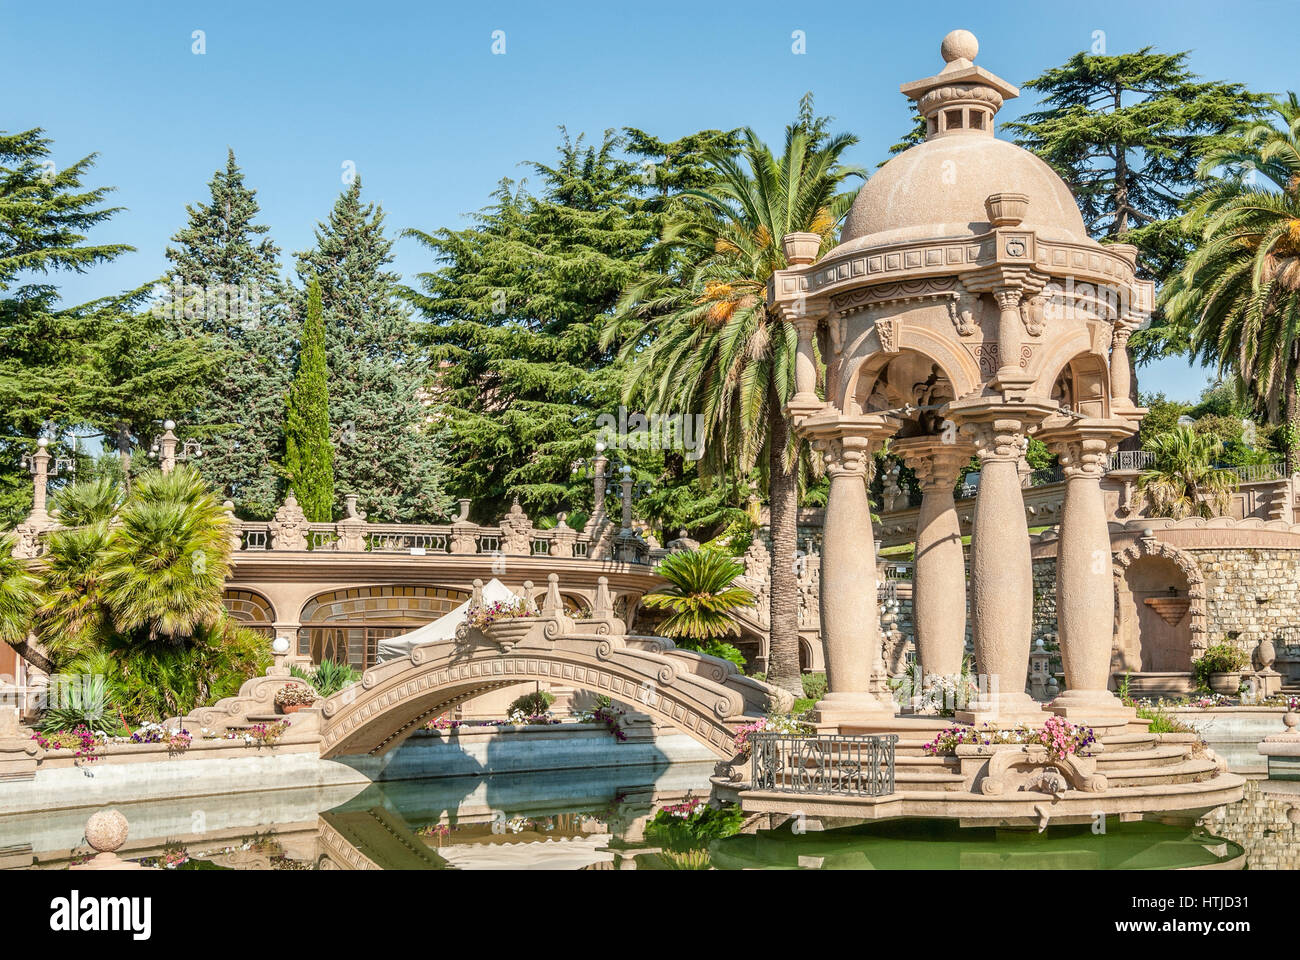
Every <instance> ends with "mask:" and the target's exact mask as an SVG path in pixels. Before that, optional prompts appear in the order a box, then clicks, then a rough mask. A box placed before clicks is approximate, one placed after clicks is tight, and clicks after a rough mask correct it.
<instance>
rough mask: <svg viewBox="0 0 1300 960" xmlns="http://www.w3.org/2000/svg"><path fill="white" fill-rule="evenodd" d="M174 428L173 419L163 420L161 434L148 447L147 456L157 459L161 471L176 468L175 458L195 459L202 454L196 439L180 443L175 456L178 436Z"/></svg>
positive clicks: (201, 448)
mask: <svg viewBox="0 0 1300 960" xmlns="http://www.w3.org/2000/svg"><path fill="white" fill-rule="evenodd" d="M175 430H176V421H175V420H164V421H163V434H162V436H161V437H159V438H158V439H157V440H155V441H154V442H153V446H151V447H150V448H149V456H151V457H153V458H154V459H155V460H157V461H158V466H159V467H160V468H161V469H162V472H163V473H171V472H172V471H173V470H174V469H176V461H177V460H187V461H188V460H197V459H198V458H199V457H201V456H203V447H202V445H201V444H200V443H199V442H198V441H197V440H186V441H185V442H184V443H181V444H180V446H181V452H180V455H179V456H177V454H176V445H177V444H178V443H180V438H179V437H177V436H176V433H175Z"/></svg>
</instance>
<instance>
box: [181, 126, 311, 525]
mask: <svg viewBox="0 0 1300 960" xmlns="http://www.w3.org/2000/svg"><path fill="white" fill-rule="evenodd" d="M208 187H209V192H210V199H209V202H208V203H200V204H197V205H195V206H190V207H187V208H186V212H187V213H188V214H189V222H188V224H187V225H186V226H185V227H184V228H182V229H181V230H179V231H178V232H177V233H176V235H175V236H174V237H173V238H172V241H173V243H174V244H175V246H169V247H168V248H167V258H168V259H169V260H170V261H171V262H172V268H171V270H170V272H169V273H168V274H167V277H166V278H165V284H166V290H165V291H164V293H163V296H162V298H161V300H160V302H159V303H158V304H157V305H156V306H157V307H158V308H159V309H160V310H161V311H162V312H163V313H164V315H166V316H167V317H168V318H169V319H170V321H171V323H172V325H173V333H174V336H177V337H181V336H193V335H195V334H204V335H207V336H209V337H211V338H212V340H213V341H214V346H215V349H217V350H218V351H219V352H220V354H221V355H222V357H223V360H224V363H223V366H222V367H221V368H220V369H219V370H218V372H217V375H216V376H215V377H214V378H213V379H212V380H211V381H210V382H209V383H208V384H207V385H206V388H205V390H204V395H203V396H202V398H201V399H200V402H198V403H197V404H195V405H194V407H193V408H192V409H191V410H190V411H188V412H187V413H186V414H185V415H183V416H182V415H177V416H175V419H176V420H183V421H184V424H185V427H186V428H187V429H188V431H189V434H190V435H192V436H194V437H195V438H197V439H199V440H200V441H201V443H202V445H203V457H202V458H201V459H200V460H199V461H198V467H199V470H200V472H201V473H202V474H203V476H204V478H205V479H206V480H208V482H210V483H212V484H213V485H214V486H216V487H217V488H218V489H220V490H222V491H223V492H224V493H226V494H227V495H229V496H230V497H231V499H233V500H234V502H235V504H236V507H237V509H238V510H239V512H240V513H241V514H242V515H244V516H249V517H255V518H265V517H269V516H271V515H272V514H273V513H274V512H275V509H276V506H277V505H278V502H279V499H280V462H279V461H280V456H281V452H282V449H283V442H284V428H283V414H284V403H285V396H286V393H287V389H288V382H289V371H290V365H289V357H290V352H291V345H292V335H291V334H292V328H291V325H290V323H289V318H288V314H289V311H288V301H289V296H288V291H287V290H286V288H285V285H284V284H283V281H282V280H281V279H280V276H279V271H278V267H277V263H276V261H277V257H278V255H279V249H278V248H277V247H276V246H275V244H274V243H272V242H271V240H270V238H269V237H267V236H266V234H267V232H268V230H269V228H268V227H267V226H266V225H264V224H258V223H255V222H254V220H255V219H256V217H257V215H258V212H259V207H258V203H257V199H256V191H255V190H252V189H250V188H249V187H246V186H245V185H244V174H243V171H242V170H240V168H239V165H238V164H237V163H236V162H235V154H234V151H233V150H232V151H230V152H229V154H228V157H227V161H226V167H225V169H224V170H218V171H217V172H216V174H215V175H214V176H213V178H212V180H211V181H210V182H209V184H208Z"/></svg>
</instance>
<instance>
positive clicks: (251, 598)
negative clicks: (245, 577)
mask: <svg viewBox="0 0 1300 960" xmlns="http://www.w3.org/2000/svg"><path fill="white" fill-rule="evenodd" d="M221 604H222V606H224V607H225V608H226V613H228V614H230V617H231V619H232V620H235V621H236V622H238V623H239V625H240V626H241V627H246V628H247V629H249V630H253V631H255V632H257V633H260V634H263V635H264V636H267V637H274V636H275V608H274V607H273V606H272V605H271V601H270V600H268V599H267V598H266V597H264V596H262V595H261V594H260V593H258V592H257V591H255V590H244V589H236V588H233V587H231V588H227V589H226V590H225V592H224V593H222V595H221Z"/></svg>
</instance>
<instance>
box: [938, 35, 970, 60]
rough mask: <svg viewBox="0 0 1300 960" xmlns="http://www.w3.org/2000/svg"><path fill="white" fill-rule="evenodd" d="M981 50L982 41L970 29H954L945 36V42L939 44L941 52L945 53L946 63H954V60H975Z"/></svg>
mask: <svg viewBox="0 0 1300 960" xmlns="http://www.w3.org/2000/svg"><path fill="white" fill-rule="evenodd" d="M979 52H980V42H979V41H978V40H977V39H975V34H973V33H971V32H970V31H969V30H954V31H952V32H951V33H949V34H948V36H946V37H944V38H943V43H942V44H941V45H940V46H939V53H941V54H942V55H943V60H944V63H952V62H953V61H954V60H974V59H975V55H976V54H977V53H979Z"/></svg>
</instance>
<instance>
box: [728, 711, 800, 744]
mask: <svg viewBox="0 0 1300 960" xmlns="http://www.w3.org/2000/svg"><path fill="white" fill-rule="evenodd" d="M812 732H813V728H812V726H811V725H809V724H807V723H805V722H804V721H802V720H800V719H799V718H798V717H796V716H794V715H793V714H789V713H769V714H768V715H767V716H766V717H764V718H763V719H762V720H755V721H754V722H753V723H743V724H741V725H740V726H738V727H736V735H735V736H734V737H732V739H731V744H732V746H733V747H735V748H736V751H737V752H738V753H743V754H747V753H749V738H750V737H751V736H753V735H754V734H756V733H781V734H785V735H786V736H788V737H806V736H809V735H811V734H812Z"/></svg>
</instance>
